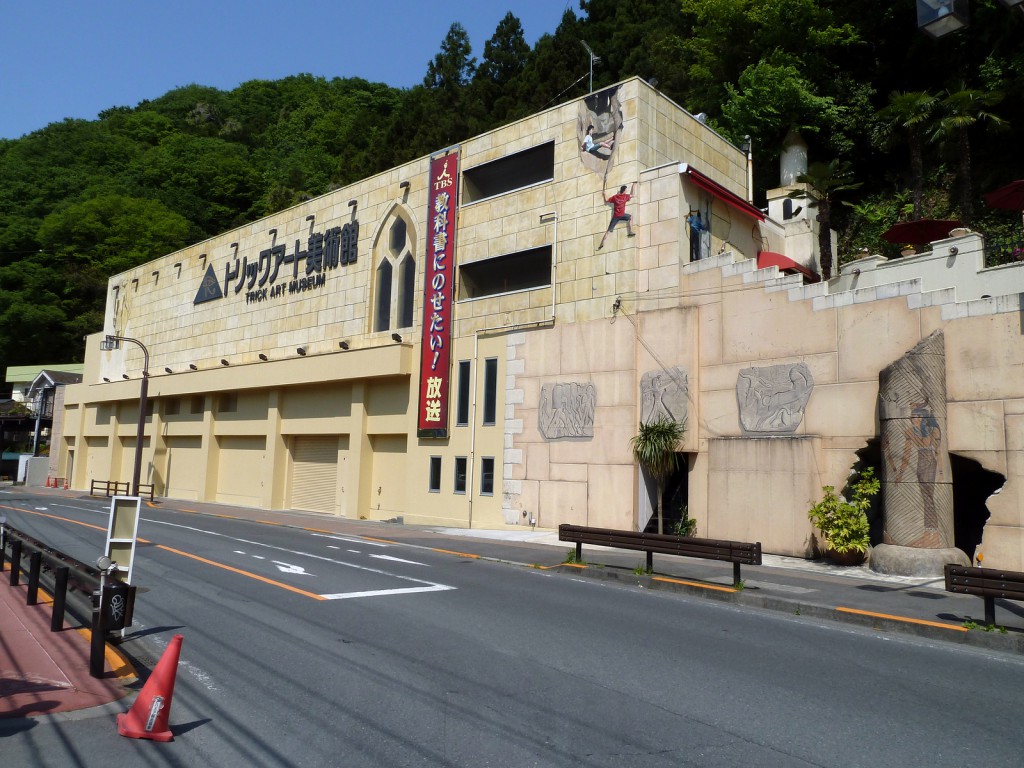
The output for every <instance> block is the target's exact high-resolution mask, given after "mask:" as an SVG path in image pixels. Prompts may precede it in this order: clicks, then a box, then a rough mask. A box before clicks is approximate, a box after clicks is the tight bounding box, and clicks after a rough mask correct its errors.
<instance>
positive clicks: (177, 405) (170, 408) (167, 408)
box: [164, 397, 181, 416]
mask: <svg viewBox="0 0 1024 768" xmlns="http://www.w3.org/2000/svg"><path fill="white" fill-rule="evenodd" d="M179 413H181V401H180V400H178V398H176V397H172V398H171V399H169V400H165V401H164V416H177V415H178V414H179Z"/></svg>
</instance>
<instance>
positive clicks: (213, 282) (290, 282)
mask: <svg viewBox="0 0 1024 768" xmlns="http://www.w3.org/2000/svg"><path fill="white" fill-rule="evenodd" d="M358 243H359V222H358V221H351V222H349V223H348V224H345V225H344V226H341V227H332V228H330V229H328V230H327V231H326V232H315V233H313V234H311V235H310V236H309V237H308V238H307V240H306V247H305V248H303V247H302V241H301V240H299V239H296V240H295V243H294V246H293V248H292V250H291V251H289V249H288V247H287V246H285V245H274V246H271V247H270V248H266V249H264V250H262V251H260V252H259V255H258V256H257V257H255V258H253V259H252V261H250V260H249V259H250V257H249V256H243V257H242V258H241V259H239V258H238V257H237V256H234V257H228V258H227V260H226V262H225V264H224V279H223V283H222V282H221V279H220V278H219V276H218V275H217V270H215V269H214V266H213V264H210V265H209V266H208V267H207V268H206V274H205V275H203V281H202V283H201V284H200V286H199V290H198V292H197V293H196V297H195V299H194V300H193V301H192V304H193V305H196V304H203V303H205V302H207V301H213V300H214V299H222V298H225V297H226V296H228V295H229V294H230V295H233V296H237V295H244V297H245V303H246V304H260V303H262V302H264V301H273V300H274V299H278V298H281V297H282V296H285V295H291V294H295V293H303V292H305V291H312V290H316V289H319V288H323V287H324V286H325V285H326V284H327V272H328V271H330V270H334V269H337V268H338V267H343V266H346V265H348V264H355V263H356V258H357V257H358V255H359V254H358ZM303 262H305V264H304V265H303V266H302V270H301V272H302V274H300V268H299V267H300V265H301V264H303Z"/></svg>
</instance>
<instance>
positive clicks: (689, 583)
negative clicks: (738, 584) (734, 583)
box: [651, 576, 739, 592]
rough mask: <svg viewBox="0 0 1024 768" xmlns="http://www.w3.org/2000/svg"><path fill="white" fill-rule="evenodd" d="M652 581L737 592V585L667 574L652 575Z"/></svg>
mask: <svg viewBox="0 0 1024 768" xmlns="http://www.w3.org/2000/svg"><path fill="white" fill-rule="evenodd" d="M651 581H667V582H668V583H669V584H685V585H686V586H688V587H698V588H699V589H713V590H715V591H716V592H737V591H739V590H737V589H736V588H735V587H720V586H718V585H716V584H701V583H700V582H699V581H683V580H682V579H670V578H668V577H667V576H652V577H651Z"/></svg>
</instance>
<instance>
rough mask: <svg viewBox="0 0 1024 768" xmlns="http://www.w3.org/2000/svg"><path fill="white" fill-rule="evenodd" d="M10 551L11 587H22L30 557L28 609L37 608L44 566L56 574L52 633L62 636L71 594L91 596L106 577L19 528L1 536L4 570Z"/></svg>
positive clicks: (0, 555)
mask: <svg viewBox="0 0 1024 768" xmlns="http://www.w3.org/2000/svg"><path fill="white" fill-rule="evenodd" d="M8 549H9V550H10V551H11V558H10V559H11V572H10V584H11V586H12V587H16V586H18V585H19V584H20V583H21V572H22V567H21V566H22V563H21V561H22V557H23V556H24V555H25V554H28V556H29V562H30V565H29V571H28V587H29V595H28V605H35V604H36V600H35V597H36V591H37V590H38V588H39V578H40V575H41V571H42V569H43V566H44V564H45V567H46V570H48V571H50V572H51V573H53V576H54V595H53V616H52V618H51V620H50V631H51V632H59V631H60V629H61V628H62V627H63V626H64V609H65V605H66V601H67V593H68V591H69V590H78V591H80V592H82V593H84V594H85V595H87V596H88V595H91V594H92V593H93V591H95V590H96V589H98V588H99V586H100V577H101V576H102V575H103V574H102V573H101V572H100V571H99V569H97V568H96V567H94V566H91V565H87V564H85V563H83V562H81V561H80V560H76V559H75V558H73V557H71V556H70V555H66V554H64V553H63V552H61V551H60V550H57V549H54V548H53V547H50V546H48V545H47V544H44V543H43V542H41V541H39V540H38V539H35V538H33V537H31V536H29V535H28V534H27V533H24V532H22V531H19V530H18V529H17V528H14V527H12V526H10V525H4V526H3V529H2V533H0V568H2V567H3V563H4V560H5V559H6V558H7V550H8ZM37 563H38V564H37Z"/></svg>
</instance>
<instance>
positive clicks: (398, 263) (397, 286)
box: [373, 213, 416, 331]
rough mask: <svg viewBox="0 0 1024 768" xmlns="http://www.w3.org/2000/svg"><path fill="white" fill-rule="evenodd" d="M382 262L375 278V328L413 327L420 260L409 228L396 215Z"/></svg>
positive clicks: (386, 235) (388, 230) (388, 226)
mask: <svg viewBox="0 0 1024 768" xmlns="http://www.w3.org/2000/svg"><path fill="white" fill-rule="evenodd" d="M381 240H382V241H383V244H384V246H385V247H384V248H382V249H380V250H381V251H382V252H381V253H380V258H379V263H378V266H377V272H376V276H375V281H376V290H375V292H374V295H375V299H374V315H373V317H374V328H373V330H375V331H388V330H391V328H411V327H412V325H413V319H414V314H413V306H414V303H415V299H416V259H415V257H414V256H413V247H414V245H413V239H412V237H410V233H409V225H408V224H407V222H406V220H405V219H404V218H402V216H400V215H398V214H397V213H394V214H392V216H391V220H390V222H388V224H386V228H385V233H384V235H383V237H382V238H381Z"/></svg>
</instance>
